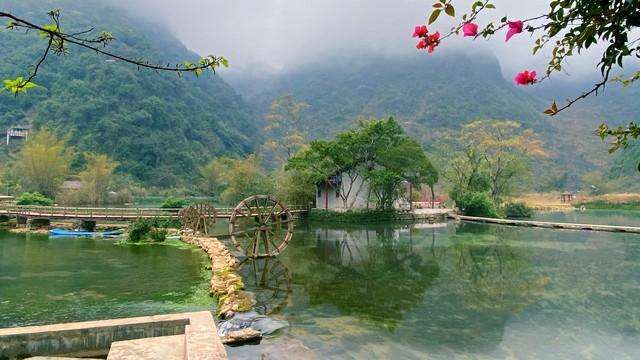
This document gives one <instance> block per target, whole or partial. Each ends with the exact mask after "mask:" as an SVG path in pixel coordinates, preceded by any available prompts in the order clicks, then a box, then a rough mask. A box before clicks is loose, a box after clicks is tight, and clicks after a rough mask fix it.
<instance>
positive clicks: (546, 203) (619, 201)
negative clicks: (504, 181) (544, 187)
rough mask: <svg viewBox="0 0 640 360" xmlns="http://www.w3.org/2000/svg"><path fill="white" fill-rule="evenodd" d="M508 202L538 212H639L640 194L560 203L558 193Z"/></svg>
mask: <svg viewBox="0 0 640 360" xmlns="http://www.w3.org/2000/svg"><path fill="white" fill-rule="evenodd" d="M509 202H521V203H524V204H525V205H527V206H528V207H530V208H532V209H534V210H538V211H573V210H575V209H580V208H585V209H593V210H640V194H637V193H619V194H605V195H582V194H576V195H575V196H574V198H573V200H572V201H571V202H564V203H563V202H562V201H561V199H560V193H556V192H552V193H532V194H523V195H520V196H515V197H512V198H510V199H509Z"/></svg>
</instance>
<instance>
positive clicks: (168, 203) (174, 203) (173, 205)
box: [160, 197, 188, 209]
mask: <svg viewBox="0 0 640 360" xmlns="http://www.w3.org/2000/svg"><path fill="white" fill-rule="evenodd" d="M187 204H188V202H187V200H185V199H177V198H173V197H170V198H167V199H166V200H165V201H164V202H163V203H162V205H160V207H161V208H162V209H180V208H183V207H185V206H187Z"/></svg>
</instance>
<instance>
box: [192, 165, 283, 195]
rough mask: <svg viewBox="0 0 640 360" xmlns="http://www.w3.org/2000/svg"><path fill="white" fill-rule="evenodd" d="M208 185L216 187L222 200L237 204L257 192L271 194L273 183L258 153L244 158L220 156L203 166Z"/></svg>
mask: <svg viewBox="0 0 640 360" xmlns="http://www.w3.org/2000/svg"><path fill="white" fill-rule="evenodd" d="M203 171H204V172H203V175H207V176H208V179H207V180H206V182H207V183H208V186H211V187H212V188H214V189H216V191H217V193H216V194H218V196H219V198H220V200H221V201H222V202H224V203H226V204H236V203H238V202H240V201H241V200H243V199H245V198H247V197H249V196H251V195H256V194H270V193H272V192H273V183H272V180H271V179H270V177H269V176H268V175H267V174H265V172H264V170H263V169H262V168H261V167H260V161H259V159H258V157H257V156H256V155H249V156H247V157H246V158H244V159H232V158H225V157H223V158H218V159H214V160H213V161H211V162H210V163H209V165H207V166H205V167H204V168H203Z"/></svg>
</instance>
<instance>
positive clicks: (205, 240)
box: [180, 231, 253, 318]
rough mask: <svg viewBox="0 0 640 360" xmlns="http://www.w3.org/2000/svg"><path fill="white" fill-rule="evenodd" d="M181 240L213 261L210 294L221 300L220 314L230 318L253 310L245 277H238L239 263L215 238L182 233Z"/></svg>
mask: <svg viewBox="0 0 640 360" xmlns="http://www.w3.org/2000/svg"><path fill="white" fill-rule="evenodd" d="M180 235H181V239H182V241H184V242H185V243H187V244H191V245H195V246H198V247H199V248H201V249H202V250H203V251H204V252H205V253H206V254H207V255H208V256H209V259H210V260H211V272H212V274H211V275H212V276H211V289H210V291H211V294H212V295H215V296H216V298H217V299H218V308H217V309H218V310H217V314H218V316H219V317H223V318H230V317H233V315H234V314H235V313H237V312H244V311H249V310H251V307H252V306H253V297H252V295H251V294H250V293H248V292H246V291H244V283H243V282H242V277H240V275H238V273H237V269H238V266H239V263H238V260H237V259H236V257H235V256H233V254H232V253H231V252H230V251H229V249H227V247H226V246H225V245H224V244H223V243H221V242H220V241H219V240H218V239H216V238H214V237H206V236H203V235H200V234H194V233H193V232H189V231H183V232H182V233H181V234H180Z"/></svg>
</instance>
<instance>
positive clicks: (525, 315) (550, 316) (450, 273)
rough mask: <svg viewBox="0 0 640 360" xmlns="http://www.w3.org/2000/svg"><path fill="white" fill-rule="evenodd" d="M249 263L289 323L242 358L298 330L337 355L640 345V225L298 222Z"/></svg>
mask: <svg viewBox="0 0 640 360" xmlns="http://www.w3.org/2000/svg"><path fill="white" fill-rule="evenodd" d="M243 271H244V274H245V282H246V283H247V284H248V285H249V287H251V288H252V289H253V290H256V292H257V299H258V302H259V304H258V307H259V309H260V310H261V311H263V312H269V313H271V314H272V315H274V316H276V317H277V316H281V317H284V318H285V319H286V320H288V321H289V322H290V324H291V327H290V329H288V330H287V331H285V332H284V333H283V334H280V335H279V337H275V338H271V339H267V340H266V341H265V342H264V344H263V345H260V346H254V347H247V346H245V347H241V348H235V349H230V355H231V358H240V357H247V358H251V357H255V356H256V354H258V353H259V351H260V347H262V346H267V345H265V344H269V343H270V342H271V343H273V342H276V341H278V338H280V339H282V338H290V337H293V338H295V339H297V340H299V341H301V342H302V343H304V344H305V345H306V346H307V347H309V348H311V349H312V350H314V351H315V352H316V353H318V354H320V355H321V357H322V358H332V359H492V358H505V359H506V358H508V359H513V358H517V359H638V358H640V236H638V235H625V234H611V233H596V232H581V231H568V230H549V229H534V228H517V227H501V226H497V225H486V224H467V223H462V224H457V225H456V224H453V223H450V224H449V225H447V226H446V227H443V228H428V227H426V226H415V227H410V228H409V227H393V226H369V227H366V228H358V227H355V228H344V227H342V228H340V227H330V226H312V225H308V224H307V225H305V224H301V225H300V226H299V227H298V229H297V232H296V235H295V237H294V239H293V241H292V242H291V244H290V245H289V247H288V248H287V249H286V251H285V252H284V253H283V254H282V255H281V256H280V257H279V258H278V260H277V261H274V260H259V261H257V262H252V263H248V264H246V265H245V267H244V270H243ZM265 279H267V280H265ZM256 284H257V285H256Z"/></svg>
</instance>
